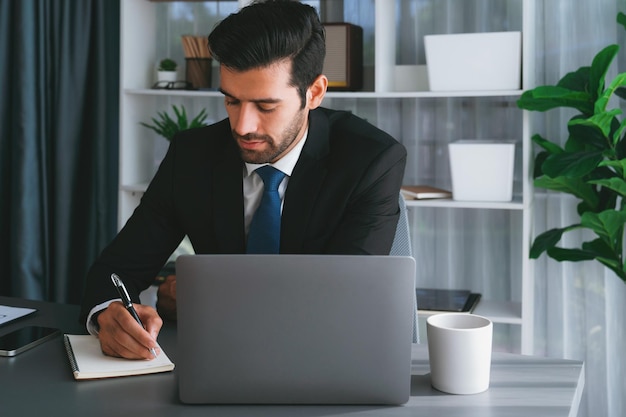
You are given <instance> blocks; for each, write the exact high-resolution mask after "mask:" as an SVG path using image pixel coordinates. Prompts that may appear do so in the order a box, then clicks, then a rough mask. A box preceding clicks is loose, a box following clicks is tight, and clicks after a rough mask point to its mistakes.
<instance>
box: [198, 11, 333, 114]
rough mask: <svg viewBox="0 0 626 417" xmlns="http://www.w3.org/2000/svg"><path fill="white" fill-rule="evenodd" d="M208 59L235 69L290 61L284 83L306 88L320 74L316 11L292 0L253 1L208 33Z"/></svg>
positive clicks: (302, 91)
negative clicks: (209, 52) (288, 81)
mask: <svg viewBox="0 0 626 417" xmlns="http://www.w3.org/2000/svg"><path fill="white" fill-rule="evenodd" d="M209 49H210V51H211V55H212V57H213V59H215V60H217V61H219V62H220V64H222V65H224V66H225V67H227V68H229V69H232V70H235V71H247V70H251V69H255V68H261V67H267V66H269V65H271V64H274V63H276V62H278V61H281V60H290V61H291V63H292V68H291V79H290V85H292V86H294V87H296V88H297V90H298V93H299V95H300V98H301V100H302V107H304V105H305V103H306V91H307V89H308V88H309V86H310V85H311V84H312V83H313V81H314V80H315V78H316V77H317V76H318V75H320V74H321V73H322V69H323V66H324V56H325V55H326V41H325V34H324V26H322V24H321V22H320V19H319V16H318V14H317V11H316V10H315V9H314V8H313V7H311V6H309V5H306V4H303V3H300V2H298V1H292V0H259V1H255V2H254V3H252V4H250V5H248V6H246V7H244V8H242V9H241V10H240V11H239V12H237V13H233V14H231V15H230V16H228V17H227V18H225V19H224V20H222V21H221V22H220V23H219V24H218V25H217V26H216V27H215V29H213V31H212V32H211V34H210V35H209Z"/></svg>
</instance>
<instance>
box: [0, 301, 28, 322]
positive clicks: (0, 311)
mask: <svg viewBox="0 0 626 417" xmlns="http://www.w3.org/2000/svg"><path fill="white" fill-rule="evenodd" d="M35 311H37V309H36V308H24V307H10V306H3V305H0V326H2V325H3V324H5V323H8V322H10V321H13V320H15V319H19V318H20V317H24V316H27V315H29V314H31V313H34V312H35Z"/></svg>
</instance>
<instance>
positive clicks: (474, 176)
mask: <svg viewBox="0 0 626 417" xmlns="http://www.w3.org/2000/svg"><path fill="white" fill-rule="evenodd" d="M448 150H449V152H450V173H451V176H452V199H453V200H459V201H511V199H512V198H513V169H514V165H515V142H514V141H491V140H459V141H456V142H452V143H450V144H448Z"/></svg>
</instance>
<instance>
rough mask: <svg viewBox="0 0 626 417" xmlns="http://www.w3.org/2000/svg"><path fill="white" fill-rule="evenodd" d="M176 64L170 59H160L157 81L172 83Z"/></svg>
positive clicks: (174, 77)
mask: <svg viewBox="0 0 626 417" xmlns="http://www.w3.org/2000/svg"><path fill="white" fill-rule="evenodd" d="M177 68H178V64H177V63H176V61H174V60H173V59H171V58H165V59H162V60H161V61H160V62H159V67H158V68H157V80H158V81H169V82H174V81H176V78H177V72H176V69H177Z"/></svg>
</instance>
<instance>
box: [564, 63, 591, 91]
mask: <svg viewBox="0 0 626 417" xmlns="http://www.w3.org/2000/svg"><path fill="white" fill-rule="evenodd" d="M590 73H591V67H580V68H578V69H577V70H576V71H572V72H568V73H567V74H565V76H564V77H563V78H561V79H560V80H559V82H558V83H557V84H556V85H557V87H563V88H567V89H568V90H574V91H581V92H589V74H590Z"/></svg>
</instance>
